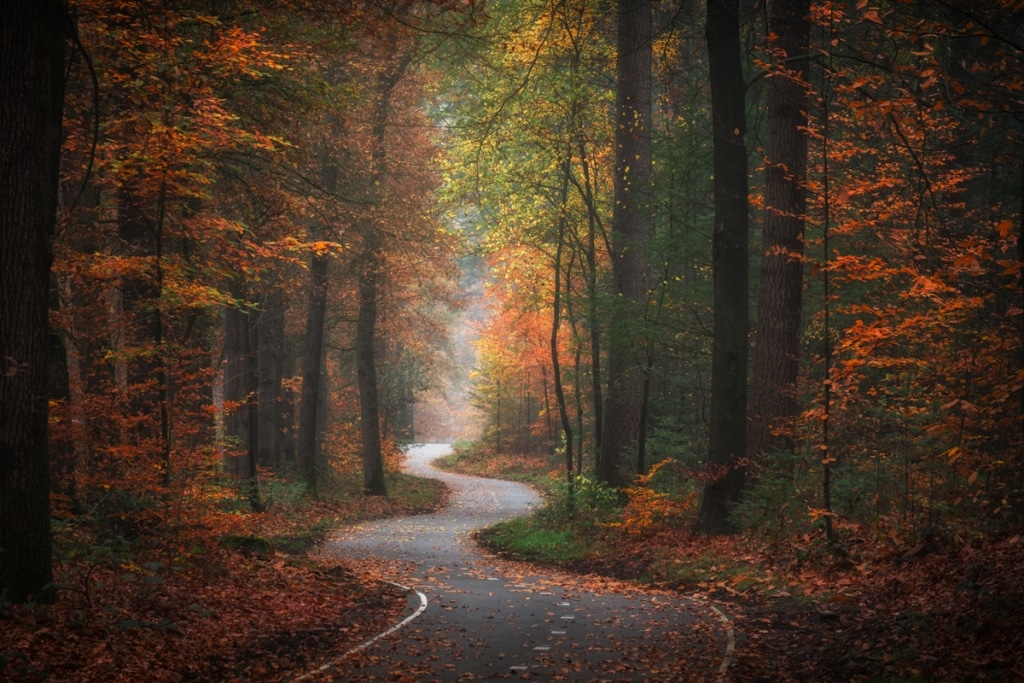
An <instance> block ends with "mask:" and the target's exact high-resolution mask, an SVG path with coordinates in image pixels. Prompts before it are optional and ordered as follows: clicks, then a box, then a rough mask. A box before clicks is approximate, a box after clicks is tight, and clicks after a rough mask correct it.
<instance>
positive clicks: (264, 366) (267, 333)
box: [256, 289, 284, 467]
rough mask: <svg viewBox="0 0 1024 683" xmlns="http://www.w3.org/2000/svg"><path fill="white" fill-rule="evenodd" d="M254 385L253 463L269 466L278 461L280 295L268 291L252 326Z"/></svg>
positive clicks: (281, 343) (281, 352) (281, 348)
mask: <svg viewBox="0 0 1024 683" xmlns="http://www.w3.org/2000/svg"><path fill="white" fill-rule="evenodd" d="M256 354H257V355H256V359H257V371H256V374H257V382H258V388H259V391H258V394H259V396H258V399H259V403H258V409H257V425H258V427H257V438H256V442H257V444H258V449H257V452H256V461H257V462H258V463H259V464H260V465H261V466H263V467H273V466H275V465H277V463H278V461H279V460H280V459H281V426H282V419H281V412H282V407H281V402H280V398H281V382H282V379H283V376H284V295H283V293H282V292H281V290H279V289H271V290H270V291H269V292H267V294H266V296H265V297H264V299H263V310H262V311H261V312H260V315H259V320H258V321H257V323H256Z"/></svg>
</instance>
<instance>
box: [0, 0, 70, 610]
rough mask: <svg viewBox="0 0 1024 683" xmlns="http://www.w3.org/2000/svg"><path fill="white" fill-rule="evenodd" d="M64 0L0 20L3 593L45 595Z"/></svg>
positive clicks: (25, 5)
mask: <svg viewBox="0 0 1024 683" xmlns="http://www.w3.org/2000/svg"><path fill="white" fill-rule="evenodd" d="M66 22H67V16H66V12H65V7H64V4H63V3H62V2H58V1H55V0H38V1H36V2H18V3H12V4H10V5H9V6H8V7H6V8H5V10H4V17H3V21H2V22H0V288H2V289H0V595H2V596H3V597H4V598H5V599H7V600H10V601H12V602H15V603H21V602H25V601H26V600H29V599H33V598H34V599H43V600H52V599H53V597H54V592H53V591H52V589H51V583H52V580H53V579H52V577H53V560H52V551H51V545H50V462H49V449H48V443H47V409H48V408H47V407H48V398H49V397H48V395H47V356H48V353H47V332H48V322H47V316H48V313H47V309H48V305H47V304H48V298H49V291H50V264H51V262H52V260H53V252H52V245H51V240H52V238H53V233H54V228H55V224H56V216H57V182H58V172H59V171H58V169H59V163H60V133H61V115H62V109H63V103H64V37H65V27H66V25H67V24H66Z"/></svg>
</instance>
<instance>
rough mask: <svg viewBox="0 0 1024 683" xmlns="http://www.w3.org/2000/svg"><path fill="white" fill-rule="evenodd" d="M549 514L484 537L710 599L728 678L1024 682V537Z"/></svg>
mask: <svg viewBox="0 0 1024 683" xmlns="http://www.w3.org/2000/svg"><path fill="white" fill-rule="evenodd" d="M441 465H442V466H443V467H447V468H450V469H454V470H457V471H463V472H467V473H473V474H481V475H486V476H498V477H501V476H506V477H508V478H512V479H517V480H523V481H531V482H535V483H539V484H541V487H542V488H544V483H545V482H547V484H548V485H549V486H550V483H551V482H552V481H553V480H555V479H557V477H552V476H551V475H550V468H551V463H549V462H545V461H544V460H540V461H538V460H537V459H531V458H526V457H519V456H498V457H495V458H487V459H483V458H477V457H474V456H472V455H469V457H467V454H466V453H463V456H462V457H461V458H460V457H458V456H456V457H454V458H449V459H448V461H447V462H444V463H441ZM545 468H547V470H548V472H549V473H548V474H545ZM503 470H506V471H507V473H503ZM549 494H550V489H549ZM553 517H557V515H552V514H551V513H550V512H549V513H547V514H545V513H544V512H543V511H542V512H541V513H540V514H538V515H535V517H534V518H531V519H522V520H517V521H514V522H511V523H507V524H504V525H499V527H496V528H492V529H490V530H486V531H485V532H483V533H481V534H480V535H479V536H478V539H479V540H480V542H482V543H484V544H485V545H487V546H489V547H490V548H491V549H493V550H495V551H497V552H499V553H501V554H502V555H504V556H505V557H510V558H514V559H519V560H529V561H533V562H538V563H541V564H548V565H553V566H557V567H559V568H562V569H568V570H571V571H574V572H577V573H583V574H587V573H589V574H595V575H600V576H606V577H611V578H616V579H624V580H631V581H636V582H640V583H646V584H651V585H656V586H658V587H661V588H668V589H672V590H675V591H678V592H679V593H680V594H683V595H691V596H698V597H702V598H707V599H710V600H712V601H714V602H715V603H716V604H718V605H719V606H720V607H722V608H723V609H724V610H726V611H727V612H728V613H729V615H730V617H731V618H732V619H733V623H734V626H735V628H736V631H737V636H738V639H739V642H738V645H737V650H736V655H735V658H734V661H733V663H732V665H731V667H730V674H731V678H732V680H735V681H738V682H755V681H756V682H765V683H767V682H768V681H772V682H775V681H807V682H812V681H813V682H817V681H957V682H959V681H1007V682H1009V681H1020V680H1024V660H1022V659H1021V657H1020V654H1019V653H1021V652H1024V535H1019V534H1016V533H1014V534H1009V535H1006V536H1004V537H1003V538H996V539H992V538H989V539H981V538H970V539H967V538H963V537H961V536H958V535H956V534H953V535H943V534H931V535H925V536H924V539H923V540H918V541H917V542H915V543H913V544H908V543H905V542H901V541H900V540H899V539H897V538H895V537H894V536H892V535H890V536H885V537H881V536H879V535H877V534H873V533H870V532H869V531H868V530H866V529H858V528H857V527H856V526H854V525H848V526H847V527H844V528H843V529H841V533H842V536H843V545H842V549H841V550H839V551H837V552H830V551H829V550H828V544H827V543H826V541H825V538H824V534H823V533H821V532H820V530H819V531H817V532H813V533H810V534H802V535H797V536H785V537H775V538H770V539H769V538H766V537H764V536H760V537H758V536H756V535H753V534H740V535H737V536H735V537H726V538H707V537H702V536H698V535H695V534H693V533H692V527H693V525H692V522H691V523H690V524H681V523H679V520H675V523H668V524H652V525H651V526H649V527H647V528H645V529H643V530H641V531H638V530H637V529H635V528H632V529H631V528H629V527H628V526H623V525H621V524H617V523H616V522H614V521H613V522H612V523H611V524H607V525H605V524H594V523H588V524H583V525H581V527H582V530H581V528H580V527H577V528H576V529H575V530H571V529H561V530H560V529H559V528H558V524H559V522H557V521H553ZM620 521H621V520H620Z"/></svg>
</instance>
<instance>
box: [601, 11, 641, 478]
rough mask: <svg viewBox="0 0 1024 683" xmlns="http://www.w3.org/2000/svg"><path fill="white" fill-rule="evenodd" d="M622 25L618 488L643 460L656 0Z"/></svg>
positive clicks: (615, 389) (612, 423)
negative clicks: (631, 460) (632, 459)
mask: <svg viewBox="0 0 1024 683" xmlns="http://www.w3.org/2000/svg"><path fill="white" fill-rule="evenodd" d="M618 20H619V26H618V59H617V74H616V82H617V86H618V97H617V102H616V128H615V150H616V154H615V190H614V191H615V208H614V212H613V216H612V221H613V225H612V277H613V281H614V292H613V294H614V296H615V298H616V303H617V304H619V305H620V306H621V307H620V308H619V309H618V310H616V311H615V312H614V322H613V323H612V325H611V327H610V330H609V332H610V333H609V339H608V396H607V399H606V403H605V409H604V419H605V423H604V428H603V429H602V430H601V432H602V434H601V439H602V443H601V458H600V461H599V463H598V471H597V475H598V478H599V479H600V480H601V481H603V482H605V483H608V484H612V485H614V486H619V485H622V484H624V483H625V478H626V473H625V472H624V471H623V470H624V469H625V468H624V466H623V461H624V459H625V458H626V457H627V456H628V455H633V456H635V455H636V453H637V449H638V447H639V442H640V431H641V430H642V429H643V425H642V404H643V387H644V369H645V368H646V366H647V362H646V360H645V358H644V350H645V348H646V344H644V342H643V339H642V335H643V331H644V329H645V326H644V323H643V319H644V308H645V305H646V302H647V279H648V278H647V269H648V266H647V260H646V259H647V244H648V241H649V239H650V237H649V232H650V228H649V222H650V219H649V215H648V214H649V209H650V193H651V63H652V48H651V43H652V40H653V32H654V29H653V24H654V22H653V15H652V10H651V2H650V0H619V11H618Z"/></svg>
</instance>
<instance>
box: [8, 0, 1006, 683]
mask: <svg viewBox="0 0 1024 683" xmlns="http://www.w3.org/2000/svg"><path fill="white" fill-rule="evenodd" d="M6 14H7V16H6V18H5V21H4V22H3V25H2V28H0V178H2V180H0V263H2V268H3V270H2V273H0V286H2V293H0V346H2V348H0V355H2V359H0V362H2V363H3V372H0V618H3V619H7V618H10V619H12V620H18V619H22V620H24V619H27V618H29V617H28V616H26V614H28V612H25V611H24V610H26V609H34V608H35V607H34V606H42V605H47V604H51V603H54V602H56V603H57V605H61V604H66V605H86V604H87V605H88V607H87V608H86V607H81V610H82V613H83V614H84V613H86V612H88V611H89V610H93V609H94V608H95V609H97V610H98V609H101V608H102V607H103V605H102V603H103V602H104V600H107V605H108V606H109V605H111V604H114V603H115V602H117V601H116V600H115V598H114V597H110V592H111V591H113V592H114V594H116V593H117V592H118V591H121V592H122V593H123V594H124V595H133V596H136V598H134V599H136V602H135V603H133V605H134V606H132V607H129V606H126V605H123V604H122V605H121V606H120V607H118V609H119V610H121V611H120V612H118V611H117V610H112V611H114V612H117V614H120V615H121V616H122V617H123V618H122V620H121V621H120V622H119V623H120V624H121V629H122V630H123V631H124V630H130V628H131V626H132V625H133V624H134V625H135V626H138V627H141V628H145V629H149V630H150V631H154V630H156V631H158V630H159V629H160V628H163V627H161V626H159V624H163V623H164V622H163V621H160V620H156V621H148V620H141V621H139V620H138V619H136V617H131V619H129V618H128V617H127V616H124V615H130V614H135V613H136V612H132V610H133V609H135V610H136V611H137V610H139V609H141V608H139V607H138V602H139V601H143V602H145V601H147V600H149V601H159V600H164V599H165V598H166V596H164V597H160V598H159V600H158V597H156V594H157V593H158V592H159V590H160V588H159V586H161V585H166V586H171V585H178V583H176V582H179V583H180V582H186V584H187V585H192V586H198V585H214V584H215V583H216V580H217V577H221V578H223V576H225V575H226V574H225V573H230V572H231V571H235V569H228V567H234V566H235V565H238V563H239V562H241V563H242V564H244V561H242V560H239V559H238V557H239V556H238V555H237V553H238V552H243V553H245V552H253V551H254V546H257V545H259V543H261V542H263V541H262V540H261V539H262V537H263V536H269V535H273V533H281V534H283V536H282V537H284V536H287V535H289V534H290V535H292V536H294V535H295V534H298V533H300V532H299V531H297V529H298V528H299V527H303V525H305V527H303V528H306V527H308V526H309V525H310V524H311V523H313V522H311V520H314V518H315V525H317V528H318V530H319V531H318V533H321V534H322V533H325V529H326V528H327V527H329V526H330V525H331V524H336V523H338V522H339V521H342V520H344V519H349V520H351V519H354V518H355V517H349V515H355V516H357V517H358V516H360V515H362V516H375V515H381V514H394V513H395V512H396V511H408V510H409V509H412V508H415V507H416V505H420V504H425V505H428V506H429V505H430V504H432V503H422V501H420V502H419V503H415V502H414V503H410V502H409V501H408V500H407V499H408V498H409V496H410V495H411V494H410V492H409V487H413V488H414V489H415V487H416V486H417V484H415V483H411V482H410V480H406V479H400V478H398V475H397V471H398V469H399V461H400V458H401V450H402V446H403V444H407V443H410V442H413V441H423V440H437V441H441V440H445V441H447V440H451V439H452V438H455V437H460V438H461V437H465V438H468V439H470V440H473V441H474V443H473V444H472V447H471V448H472V449H473V450H474V451H475V454H476V455H475V457H480V458H483V459H485V460H486V459H490V460H491V461H493V462H496V463H501V462H505V461H506V459H507V458H508V457H509V456H515V457H525V458H527V459H533V460H535V461H536V462H538V463H541V465H539V467H540V469H546V470H547V471H550V470H554V469H557V473H555V474H553V475H552V478H553V479H557V480H558V482H557V483H552V486H554V487H555V488H554V493H552V494H551V496H552V499H553V500H556V502H557V506H560V507H558V509H559V510H560V512H559V514H558V515H553V516H551V515H549V518H548V522H551V521H552V520H554V521H555V522H557V525H560V526H561V527H566V526H568V527H573V525H574V524H577V523H579V522H580V521H581V518H582V517H586V516H587V515H591V514H592V513H593V514H596V515H597V517H600V518H601V519H603V520H604V521H603V522H602V524H603V527H602V528H603V529H604V531H605V532H607V533H612V534H615V533H618V534H621V535H622V536H623V537H624V538H628V539H631V541H630V542H632V543H635V544H636V545H637V546H638V547H639V546H644V547H646V548H647V549H648V551H649V549H650V548H653V547H656V546H657V544H658V543H659V542H664V538H670V539H671V541H670V542H669V545H673V544H674V545H676V546H679V545H680V544H682V543H683V541H682V540H680V539H682V538H686V539H691V538H696V539H705V541H708V539H711V540H713V542H716V543H717V542H719V541H721V542H724V543H730V544H733V545H732V547H733V548H744V549H747V550H743V551H742V552H744V553H746V556H750V554H751V552H750V551H749V548H757V549H758V551H757V552H758V553H764V557H765V558H771V561H776V560H778V559H779V558H780V557H787V558H792V557H798V558H800V561H799V562H798V563H797V564H799V563H800V562H803V561H804V560H807V561H808V562H811V561H813V562H816V563H818V564H817V566H820V567H823V568H825V569H827V571H831V572H834V571H839V570H850V571H855V572H861V573H863V572H864V571H865V570H866V568H867V567H868V566H869V565H870V564H871V558H874V560H875V561H881V558H893V557H896V558H900V559H901V560H907V559H908V558H916V557H921V556H924V555H929V554H933V553H938V554H948V555H950V556H954V555H956V554H957V553H963V552H967V551H968V550H970V551H971V552H974V553H981V554H986V553H987V554H989V555H990V556H991V557H1001V555H1000V554H999V553H1000V552H1001V551H999V552H997V551H996V550H994V549H1004V550H1005V549H1007V548H1010V549H1015V548H1017V546H1018V544H1019V543H1020V536H1019V533H1020V529H1021V525H1022V510H1024V262H1022V259H1024V244H1022V239H1024V21H1022V18H1024V3H1021V2H1020V1H1019V0H984V1H983V0H958V1H955V2H954V1H949V2H947V1H946V0H926V1H910V0H877V1H869V0H836V1H834V2H811V1H810V0H766V1H765V2H750V1H748V0H707V2H706V3H698V2H694V1H693V0H660V1H658V2H655V1H654V0H618V1H617V2H613V1H612V0H365V1H356V0H352V1H346V0H334V1H331V0H275V1H274V2H269V1H268V2H258V3H252V2H243V1H241V0H186V1H183V2H176V3H166V2H155V1H152V0H73V1H68V2H65V0H45V1H44V0H40V1H38V2H19V3H15V5H14V7H12V8H9V9H8V11H7V13H6ZM467 339H473V340H474V342H473V343H474V344H475V347H474V351H473V353H469V354H467V352H466V351H465V349H464V348H463V347H464V346H465V345H466V344H467V343H469V342H467ZM467 396H468V399H466V400H467V401H468V402H469V403H471V404H472V405H462V403H463V400H462V399H463V397H467ZM396 487H397V488H398V489H399V490H400V492H399V493H397V494H396V490H395V489H396ZM396 499H397V500H396ZM595 505H596V506H598V507H600V508H602V510H604V511H602V512H600V514H597V513H594V512H593V509H592V508H591V507H590V506H595ZM410 506H411V507H410ZM557 506H556V507H557ZM608 510H613V511H612V512H608ZM597 517H589V518H588V519H587V520H585V521H587V522H588V524H590V526H588V527H587V529H588V530H587V532H586V533H583V532H582V531H580V534H579V537H578V538H577V541H578V542H582V541H581V539H582V537H583V536H586V535H587V534H588V533H591V532H593V531H594V529H593V522H594V519H596V518H597ZM577 531H579V529H577ZM303 533H304V532H303ZM662 536H664V538H662ZM659 538H662V541H659V540H658V539H659ZM702 542H703V541H702ZM708 542H711V541H708ZM972 549H973V550H972ZM255 550H256V551H260V550H261V548H259V547H256V548H255ZM638 552H639V551H638ZM233 553H234V554H233ZM276 557H277V555H274V554H273V553H271V554H269V555H268V556H267V559H266V560H265V562H264V563H263V565H261V567H262V569H261V571H265V572H266V576H267V577H270V578H267V580H268V581H272V580H273V579H272V576H273V575H274V572H277V573H280V571H281V567H282V566H283V562H284V561H283V560H281V563H282V564H278V560H277V559H275V558H276ZM972 557H975V556H974V555H972ZM1014 557H1018V558H1019V554H1018V555H1015V556H1014ZM768 561H769V560H768V559H765V562H768ZM993 561H995V560H993ZM972 562H975V560H972ZM288 566H289V567H291V565H290V564H289V565H288ZM951 566H952V564H951ZM972 566H973V565H972ZM1009 566H1010V567H1016V570H1015V571H1014V572H1011V576H1010V577H1009V578H1010V579H1012V580H1013V583H1014V586H1015V587H1016V588H1015V589H1014V590H1016V591H1018V592H1017V593H1016V594H1015V598H1014V599H1019V598H1020V592H1021V591H1022V590H1024V589H1022V588H1021V586H1020V577H1019V574H1017V576H1016V578H1015V579H1014V578H1013V576H1012V574H1014V573H1016V572H1019V566H1018V565H1017V560H1013V561H1012V562H1011V563H1010V565H1009ZM995 568H998V570H999V571H1000V572H1002V571H1003V570H1004V569H1005V566H1004V565H1001V564H997V565H993V566H992V567H988V566H987V565H986V571H988V570H989V569H992V571H995ZM620 569H621V568H620ZM294 571H295V572H305V574H304V575H308V576H313V575H316V572H317V571H319V570H317V569H310V568H309V567H307V566H306V565H302V567H297V568H294ZM823 571H825V570H823ZM979 571H981V570H979ZM826 574H827V572H826ZM308 576H307V578H308ZM829 576H832V575H831V574H829ZM211 577H213V578H211ZM314 578H315V577H314ZM296 580H298V579H296ZM309 580H310V581H312V580H313V579H309ZM189 581H191V582H193V583H187V582H189ZM232 581H234V583H233V584H232V585H234V587H235V588H234V589H233V590H236V591H241V585H243V584H244V581H242V580H236V579H232ZM118 582H121V583H120V584H119V583H118ZM118 585H120V586H121V588H120V589H118V588H117V586H118ZM183 585H185V584H183ZM730 586H731V587H735V584H730ZM833 587H834V586H833ZM167 592H168V593H170V588H168V589H167ZM101 594H102V595H104V596H107V597H104V598H99V597H97V598H96V599H93V596H99V595H101ZM143 595H144V596H145V598H144V599H143V598H142V597H139V596H143ZM166 599H167V600H170V598H166ZM94 603H95V604H94ZM118 604H121V603H118ZM148 604H149V603H147V605H148ZM25 605H28V606H29V607H25ZM55 609H56V608H55ZM75 609H79V608H78V607H75ZM147 609H148V607H147ZM190 609H191V606H190ZM1013 609H1016V608H1013ZM157 611H158V612H159V610H157ZM193 611H196V612H197V613H198V612H200V611H201V610H199V609H197V610H193ZM270 613H271V611H269V610H268V611H267V614H270ZM31 618H32V619H36V618H38V616H37V615H36V616H31ZM62 618H67V619H70V620H71V621H74V620H75V619H78V618H79V617H75V616H66V617H62ZM112 618H113V617H112ZM147 619H149V618H147ZM152 619H156V617H152ZM133 620H135V621H133ZM86 621H88V619H86ZM1018 621H1019V619H1018ZM129 622H130V623H129ZM19 623H22V622H19ZM33 623H36V622H33ZM61 623H62V624H63V623H64V622H61ZM111 623H113V622H111ZM126 623H129V627H128V628H126V627H125V626H124V625H125V624H126ZM167 623H171V622H167ZM1012 623H1014V624H1016V623H1017V621H1014V622H1012ZM154 624H157V625H158V626H157V627H156V628H153V625H154ZM22 627H23V624H22V626H20V627H19V628H22ZM24 628H28V630H29V631H32V630H33V628H32V627H24ZM34 628H36V629H37V628H39V626H38V624H37V625H36V626H35V627H34ZM48 628H49V627H48ZM53 628H54V629H56V628H57V627H56V626H54V627H53ZM62 628H63V626H62ZM68 628H72V627H68ZM114 628H116V627H114ZM72 630H73V629H72ZM1018 637H1019V636H1018ZM30 640H31V639H30ZM28 642H29V641H24V640H22V641H21V642H20V644H12V643H10V642H6V641H5V642H3V643H0V671H3V668H4V666H6V665H7V663H8V660H10V661H12V662H17V661H19V658H23V657H24V654H17V653H23V652H24V651H26V650H27V649H30V645H26V644H25V643H28ZM12 666H14V665H13V664H12ZM29 673H32V672H31V671H30V672H29Z"/></svg>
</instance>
